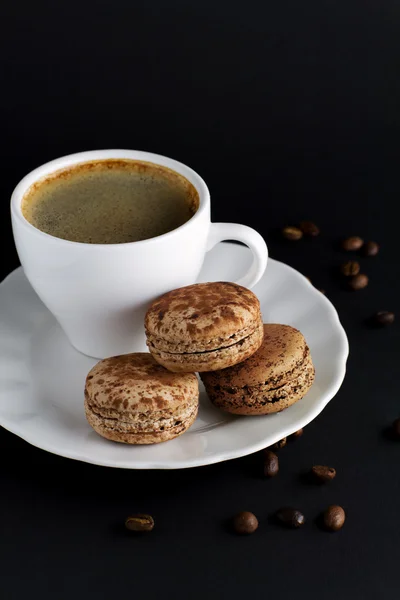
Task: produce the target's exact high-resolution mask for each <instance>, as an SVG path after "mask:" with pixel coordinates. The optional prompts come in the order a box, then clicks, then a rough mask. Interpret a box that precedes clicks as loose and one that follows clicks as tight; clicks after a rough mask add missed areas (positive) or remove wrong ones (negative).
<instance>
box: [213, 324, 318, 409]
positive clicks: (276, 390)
mask: <svg viewBox="0 0 400 600" xmlns="http://www.w3.org/2000/svg"><path fill="white" fill-rule="evenodd" d="M314 376H315V372H314V366H313V363H312V359H311V354H310V350H309V348H308V346H307V343H306V340H305V339H304V336H303V335H302V334H301V333H300V331H298V330H297V329H295V328H294V327H290V326H289V325H279V324H273V323H270V324H266V325H264V339H263V342H262V344H261V346H260V348H259V349H258V350H257V352H256V353H255V354H253V355H252V356H251V357H250V358H248V359H247V360H245V361H244V362H242V363H240V364H237V365H235V366H233V367H230V368H228V369H223V370H220V371H213V372H208V373H202V374H201V379H202V381H203V383H204V386H205V388H206V391H207V394H208V396H209V398H210V400H211V402H212V403H213V404H214V405H215V406H216V407H218V408H221V409H222V410H224V411H226V412H229V413H233V414H237V415H267V414H269V413H276V412H280V411H281V410H284V409H285V408H288V406H291V405H292V404H294V403H295V402H297V401H298V400H300V398H303V396H305V394H306V393H307V392H308V390H309V389H310V387H311V385H312V383H313V381H314Z"/></svg>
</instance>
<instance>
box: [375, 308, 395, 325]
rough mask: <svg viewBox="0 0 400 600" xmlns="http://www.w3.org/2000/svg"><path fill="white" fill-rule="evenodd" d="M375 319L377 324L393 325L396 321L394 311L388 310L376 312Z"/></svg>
mask: <svg viewBox="0 0 400 600" xmlns="http://www.w3.org/2000/svg"><path fill="white" fill-rule="evenodd" d="M373 320H374V322H375V323H376V325H391V324H392V323H393V321H394V313H392V312H390V311H388V310H380V311H379V312H377V313H375V315H374V316H373Z"/></svg>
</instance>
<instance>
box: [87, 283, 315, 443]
mask: <svg viewBox="0 0 400 600" xmlns="http://www.w3.org/2000/svg"><path fill="white" fill-rule="evenodd" d="M145 331H146V337H147V345H148V348H149V351H150V353H136V354H126V355H123V356H116V357H112V358H107V359H105V360H102V361H100V362H99V363H98V364H97V365H95V367H94V368H93V369H92V370H91V371H90V373H89V374H88V376H87V378H86V387H85V411H86V417H87V420H88V422H89V424H90V425H91V426H92V427H93V429H94V430H95V431H97V433H99V434H100V435H102V436H103V437H105V438H108V439H110V440H114V441H119V442H125V443H128V444H151V443H157V442H163V441H166V440H170V439H172V438H174V437H176V436H178V435H180V434H181V433H183V432H185V431H186V430H187V429H188V428H189V427H190V426H191V425H192V423H193V422H194V420H195V418H196V415H197V411H198V402H199V388H198V380H197V377H196V375H195V374H194V373H195V372H198V373H200V377H201V379H202V381H203V383H204V385H205V388H206V391H207V393H208V396H209V398H210V400H211V402H212V403H213V404H214V405H215V406H216V407H218V408H220V409H222V410H224V411H227V412H230V413H234V414H240V415H265V414H268V413H272V412H279V411H281V410H283V409H284V408H287V407H288V406H290V405H291V404H293V403H294V402H296V401H297V400H299V399H300V398H302V397H303V396H304V395H305V394H306V393H307V391H308V390H309V388H310V387H311V385H312V383H313V380H314V367H313V364H312V360H311V355H310V351H309V349H308V347H307V344H306V341H305V339H304V337H303V335H302V334H301V333H300V332H299V331H298V330H297V329H294V328H293V327H290V326H288V325H278V324H263V321H262V316H261V311H260V303H259V301H258V299H257V297H256V296H255V295H254V294H253V293H252V292H251V291H250V290H248V289H246V288H244V287H242V286H240V285H237V284H234V283H228V282H215V283H200V284H195V285H190V286H187V287H183V288H179V289H177V290H173V291H171V292H168V293H167V294H164V295H163V296H162V297H161V298H158V299H157V300H155V301H154V302H153V303H152V304H151V306H150V307H149V309H148V311H147V314H146V318H145Z"/></svg>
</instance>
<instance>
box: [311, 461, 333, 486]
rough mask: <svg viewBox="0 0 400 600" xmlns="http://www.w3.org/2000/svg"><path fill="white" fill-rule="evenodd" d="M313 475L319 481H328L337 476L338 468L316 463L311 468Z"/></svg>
mask: <svg viewBox="0 0 400 600" xmlns="http://www.w3.org/2000/svg"><path fill="white" fill-rule="evenodd" d="M311 475H312V477H313V479H314V481H316V482H317V483H326V482H327V481H332V479H334V477H336V470H335V469H334V468H333V467H327V466H325V465H314V466H313V468H312V469H311Z"/></svg>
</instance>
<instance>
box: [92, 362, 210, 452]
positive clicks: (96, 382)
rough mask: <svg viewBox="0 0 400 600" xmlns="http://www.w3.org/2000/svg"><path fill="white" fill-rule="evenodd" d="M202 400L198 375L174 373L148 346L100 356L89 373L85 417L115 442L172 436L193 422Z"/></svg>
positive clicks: (146, 441)
mask: <svg viewBox="0 0 400 600" xmlns="http://www.w3.org/2000/svg"><path fill="white" fill-rule="evenodd" d="M198 406H199V385H198V380H197V377H196V375H194V374H193V373H183V374H179V375H178V374H176V373H170V372H169V371H167V370H166V369H164V367H162V366H161V365H159V364H158V363H157V362H156V361H155V360H154V358H153V357H152V356H151V354H149V353H147V352H143V353H135V354H125V355H123V356H113V357H111V358H106V359H104V360H101V361H100V362H98V363H97V364H96V365H95V366H94V367H93V369H92V370H91V371H90V372H89V373H88V375H87V377H86V385H85V412H86V418H87V420H88V422H89V424H90V425H91V426H92V427H93V429H94V430H95V431H96V432H97V433H98V434H100V435H101V436H103V437H105V438H107V439H108V440H113V441H115V442H123V443H125V444H157V443H158V442H165V441H167V440H172V439H173V438H175V437H177V436H178V435H181V434H182V433H184V432H185V431H186V430H187V429H188V428H189V427H190V426H191V425H192V423H193V422H194V420H195V419H196V415H197V411H198Z"/></svg>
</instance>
